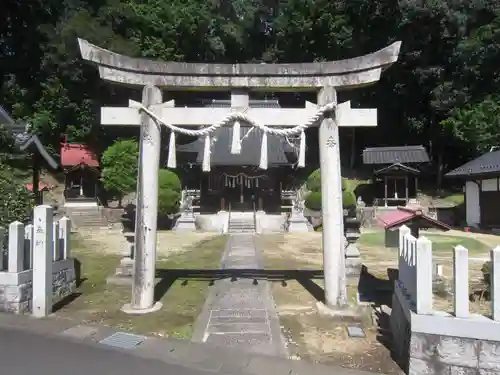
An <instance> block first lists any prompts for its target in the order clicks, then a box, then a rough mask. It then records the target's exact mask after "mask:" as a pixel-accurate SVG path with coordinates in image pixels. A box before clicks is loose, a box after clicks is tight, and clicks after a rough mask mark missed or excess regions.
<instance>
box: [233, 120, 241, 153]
mask: <svg viewBox="0 0 500 375" xmlns="http://www.w3.org/2000/svg"><path fill="white" fill-rule="evenodd" d="M240 128H241V127H240V122H239V121H238V120H236V121H235V122H234V124H233V141H232V143H231V154H233V155H235V154H239V153H241V140H240Z"/></svg>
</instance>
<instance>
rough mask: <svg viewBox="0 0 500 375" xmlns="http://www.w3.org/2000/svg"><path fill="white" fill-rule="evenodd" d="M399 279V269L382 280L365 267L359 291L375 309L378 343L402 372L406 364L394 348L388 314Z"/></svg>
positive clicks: (362, 270) (391, 269)
mask: <svg viewBox="0 0 500 375" xmlns="http://www.w3.org/2000/svg"><path fill="white" fill-rule="evenodd" d="M397 279H398V270H397V269H394V268H388V269H387V279H381V278H378V277H376V276H374V275H373V274H371V273H370V272H369V271H368V268H367V267H366V266H364V265H363V266H362V269H361V275H360V278H359V284H358V290H359V294H360V300H361V301H362V302H368V303H370V304H371V307H372V309H373V312H374V316H375V320H376V324H377V341H378V342H379V343H381V344H382V345H384V346H385V347H386V348H387V349H388V350H389V351H390V353H391V358H392V360H393V361H394V362H395V363H396V364H397V365H398V366H399V367H400V368H401V369H402V370H405V368H404V364H402V363H401V361H400V360H399V358H397V356H396V355H395V353H394V350H393V348H392V333H391V326H390V315H389V313H388V311H389V309H390V308H392V295H393V292H394V282H395V281H396V280H397Z"/></svg>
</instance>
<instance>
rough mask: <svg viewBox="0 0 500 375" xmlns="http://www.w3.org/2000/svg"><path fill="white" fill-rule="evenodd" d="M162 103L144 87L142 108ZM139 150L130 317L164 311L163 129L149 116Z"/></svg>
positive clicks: (145, 116) (126, 308) (154, 89)
mask: <svg viewBox="0 0 500 375" xmlns="http://www.w3.org/2000/svg"><path fill="white" fill-rule="evenodd" d="M161 103H162V92H161V90H160V89H159V88H158V87H154V86H146V87H144V89H143V91H142V104H143V105H144V106H145V107H147V108H148V107H151V106H153V105H157V104H161ZM139 149H140V150H139V153H140V154H139V171H138V183H137V186H138V191H137V204H136V206H137V207H136V223H135V246H134V248H135V260H134V269H133V283H132V303H131V304H127V305H125V306H123V308H122V310H123V311H124V312H126V313H129V314H145V313H148V312H152V311H157V310H159V309H160V308H161V303H159V302H157V303H156V304H155V302H154V287H155V273H156V226H157V220H158V171H159V165H160V150H161V128H160V125H159V124H157V123H156V122H155V121H154V120H153V119H152V118H151V117H150V116H149V115H148V114H146V113H142V114H141V139H140V147H139Z"/></svg>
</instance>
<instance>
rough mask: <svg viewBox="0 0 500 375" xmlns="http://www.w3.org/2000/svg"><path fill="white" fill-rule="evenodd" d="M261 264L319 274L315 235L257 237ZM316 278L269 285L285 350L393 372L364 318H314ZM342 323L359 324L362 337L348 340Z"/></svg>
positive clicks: (353, 290) (351, 286)
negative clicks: (349, 319) (285, 340)
mask: <svg viewBox="0 0 500 375" xmlns="http://www.w3.org/2000/svg"><path fill="white" fill-rule="evenodd" d="M257 244H258V245H259V248H260V250H261V253H262V258H263V262H264V266H265V268H266V269H268V270H304V271H308V270H322V268H323V253H322V250H321V233H315V232H310V233H283V234H267V235H260V236H258V237H257ZM357 282H358V280H357V279H349V280H348V287H347V299H348V302H349V304H350V305H351V306H355V305H356V301H357ZM323 287H324V282H323V280H322V279H308V278H307V277H304V278H303V279H301V280H287V281H286V282H285V283H282V282H278V281H277V282H272V283H271V292H272V294H273V298H274V302H275V304H276V310H277V312H278V316H279V320H280V324H281V325H282V327H283V334H284V336H285V337H286V339H287V341H288V351H289V353H290V355H291V356H293V357H295V358H302V359H308V360H311V361H317V362H321V363H325V364H328V363H331V364H335V365H341V366H344V367H350V368H355V369H362V370H367V371H375V372H382V373H384V374H398V373H399V368H398V366H397V365H396V364H394V362H393V361H392V360H391V358H390V353H389V351H388V350H387V349H386V348H385V347H384V346H383V345H381V344H380V343H379V342H378V341H377V339H376V338H377V335H378V332H377V328H376V327H375V326H373V325H372V324H371V319H370V317H369V316H366V315H363V316H362V317H360V318H359V321H357V320H356V322H353V321H342V320H339V319H336V318H332V317H329V316H322V315H320V314H318V312H317V307H316V303H317V302H318V301H321V300H322V299H323V298H324V292H323ZM348 325H361V326H363V328H364V330H365V333H366V336H367V337H366V338H365V339H351V338H349V337H348V336H347V333H346V327H347V326H348Z"/></svg>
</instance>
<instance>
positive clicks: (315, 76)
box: [78, 39, 401, 91]
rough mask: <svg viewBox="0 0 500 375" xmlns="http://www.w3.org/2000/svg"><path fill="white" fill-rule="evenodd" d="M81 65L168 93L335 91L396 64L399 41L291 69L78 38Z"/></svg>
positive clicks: (370, 79)
mask: <svg viewBox="0 0 500 375" xmlns="http://www.w3.org/2000/svg"><path fill="white" fill-rule="evenodd" d="M78 43H79V45H80V51H81V54H82V57H83V59H84V60H87V61H89V62H91V63H94V64H97V65H98V67H99V74H100V76H101V78H102V79H104V80H107V81H111V82H116V83H121V84H125V85H133V86H147V85H151V86H158V87H168V88H169V89H172V90H173V89H181V90H188V89H198V90H199V89H200V88H203V89H205V88H206V89H208V90H221V89H222V90H223V89H228V88H238V87H244V88H251V89H254V90H270V89H271V90H288V91H297V90H317V89H319V88H321V87H325V86H333V87H335V88H336V89H337V90H339V89H348V88H355V87H359V86H363V85H368V84H371V83H375V82H377V81H378V80H379V79H380V74H381V73H382V70H384V69H385V68H388V67H389V66H390V65H391V64H393V63H394V62H396V60H397V59H398V54H399V50H400V47H401V42H394V43H393V44H391V45H390V46H388V47H385V48H383V49H381V50H379V51H377V52H374V53H371V54H367V55H364V56H360V57H355V58H352V59H345V60H338V61H326V62H315V63H297V64H216V63H184V62H171V61H154V60H148V59H140V58H133V57H128V56H124V55H120V54H118V53H114V52H111V51H108V50H106V49H103V48H100V47H97V46H95V45H93V44H91V43H89V42H88V41H86V40H84V39H78Z"/></svg>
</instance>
